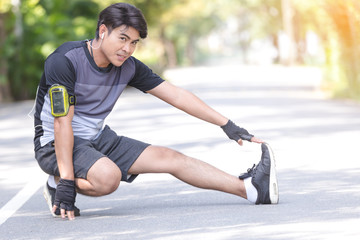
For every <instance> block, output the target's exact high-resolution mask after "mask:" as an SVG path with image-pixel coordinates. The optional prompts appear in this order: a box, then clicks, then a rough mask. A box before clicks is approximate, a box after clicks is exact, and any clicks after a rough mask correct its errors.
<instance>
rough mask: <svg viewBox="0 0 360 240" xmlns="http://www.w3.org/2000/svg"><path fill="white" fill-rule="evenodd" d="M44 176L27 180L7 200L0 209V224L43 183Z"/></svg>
mask: <svg viewBox="0 0 360 240" xmlns="http://www.w3.org/2000/svg"><path fill="white" fill-rule="evenodd" d="M45 181H46V178H43V177H38V178H35V179H33V180H32V181H30V182H28V183H27V184H26V185H25V187H24V188H23V189H21V190H20V191H19V192H18V193H17V194H16V195H15V196H14V197H13V198H12V199H11V200H10V201H9V202H7V203H6V204H5V205H4V206H3V207H2V208H1V209H0V226H1V225H2V224H3V223H4V222H6V220H8V219H9V218H10V217H11V216H12V215H13V214H14V213H15V212H16V211H17V210H19V208H21V207H22V206H23V205H24V204H25V203H26V202H27V201H28V200H29V199H30V198H31V197H32V196H33V195H34V194H35V193H36V192H37V191H38V190H39V188H40V187H41V186H42V185H43V184H44V182H45Z"/></svg>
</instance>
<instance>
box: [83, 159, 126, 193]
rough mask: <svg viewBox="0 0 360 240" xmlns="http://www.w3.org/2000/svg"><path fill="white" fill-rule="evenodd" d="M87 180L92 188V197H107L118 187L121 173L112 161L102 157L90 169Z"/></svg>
mask: <svg viewBox="0 0 360 240" xmlns="http://www.w3.org/2000/svg"><path fill="white" fill-rule="evenodd" d="M87 180H88V181H89V183H90V184H91V185H92V186H93V188H94V192H95V194H94V195H96V196H102V195H107V194H110V193H112V192H114V191H115V190H116V189H117V188H118V187H119V184H120V181H121V171H120V169H119V167H118V166H117V165H116V164H115V163H114V162H113V161H111V160H110V159H108V158H106V157H104V158H101V159H99V160H98V161H96V163H95V164H94V165H93V166H92V167H91V168H90V170H89V172H88V175H87Z"/></svg>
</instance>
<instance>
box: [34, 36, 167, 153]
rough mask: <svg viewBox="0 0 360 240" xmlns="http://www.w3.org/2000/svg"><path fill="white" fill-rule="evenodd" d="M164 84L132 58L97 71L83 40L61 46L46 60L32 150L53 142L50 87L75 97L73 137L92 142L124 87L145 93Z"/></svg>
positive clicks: (38, 95)
mask: <svg viewBox="0 0 360 240" xmlns="http://www.w3.org/2000/svg"><path fill="white" fill-rule="evenodd" d="M163 81H164V80H163V79H162V78H160V77H159V76H158V75H157V74H155V73H153V72H152V71H151V69H150V68H148V67H147V66H146V65H145V64H144V63H142V62H141V61H139V60H138V59H136V58H134V57H130V58H128V59H127V60H126V61H125V62H124V63H123V64H122V66H120V67H116V66H114V65H112V64H110V65H109V66H108V67H106V68H99V67H98V66H97V65H96V63H95V61H94V60H93V58H92V57H91V55H90V53H89V51H88V48H87V44H86V41H76V42H66V43H64V44H63V45H61V46H60V47H59V48H57V49H56V50H55V51H54V52H53V53H52V54H51V55H50V56H49V57H48V58H47V59H46V61H45V66H44V73H43V75H42V77H41V80H40V84H39V88H38V93H37V98H36V108H35V114H34V117H35V119H34V125H35V138H34V144H35V150H37V149H39V148H40V147H42V146H44V145H46V144H47V143H49V142H50V141H52V140H54V117H53V116H52V115H51V107H50V98H49V93H48V90H49V88H50V87H51V86H52V85H53V84H59V85H62V86H65V87H66V89H67V92H68V94H69V95H71V96H75V97H76V104H75V108H74V111H75V112H74V118H73V120H72V128H73V132H74V135H75V136H78V137H81V138H84V139H94V138H95V137H96V136H97V135H98V133H99V131H100V130H101V129H102V128H103V125H104V120H105V118H106V117H107V116H108V115H109V113H110V112H111V111H112V109H113V107H114V105H115V103H116V101H117V99H118V98H119V97H120V95H121V93H122V92H123V91H124V89H125V87H126V86H127V85H129V86H132V87H135V88H137V89H139V90H141V91H143V92H146V91H149V90H151V89H153V88H154V87H156V86H158V85H159V84H161V83H162V82H163Z"/></svg>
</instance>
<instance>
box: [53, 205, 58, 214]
mask: <svg viewBox="0 0 360 240" xmlns="http://www.w3.org/2000/svg"><path fill="white" fill-rule="evenodd" d="M57 208H58V207H57V206H56V205H54V206H53V208H52V212H53V213H54V212H55V211H56V209H57Z"/></svg>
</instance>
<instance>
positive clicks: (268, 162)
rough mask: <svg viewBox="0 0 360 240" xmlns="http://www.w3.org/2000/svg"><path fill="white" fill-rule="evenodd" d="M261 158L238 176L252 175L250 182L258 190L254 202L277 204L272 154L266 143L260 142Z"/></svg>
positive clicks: (276, 184) (277, 197) (276, 187)
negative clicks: (256, 163)
mask: <svg viewBox="0 0 360 240" xmlns="http://www.w3.org/2000/svg"><path fill="white" fill-rule="evenodd" d="M261 151H262V155H261V160H260V162H259V164H258V165H257V166H255V164H254V166H253V167H252V168H250V169H248V172H247V173H244V174H242V175H240V176H239V178H240V179H245V178H248V177H252V179H251V183H252V184H253V185H254V187H255V188H256V190H257V192H258V197H257V199H256V202H255V204H277V203H278V202H279V189H278V183H277V178H276V169H275V158H274V154H273V152H272V150H271V148H270V146H269V144H267V143H263V144H261Z"/></svg>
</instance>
